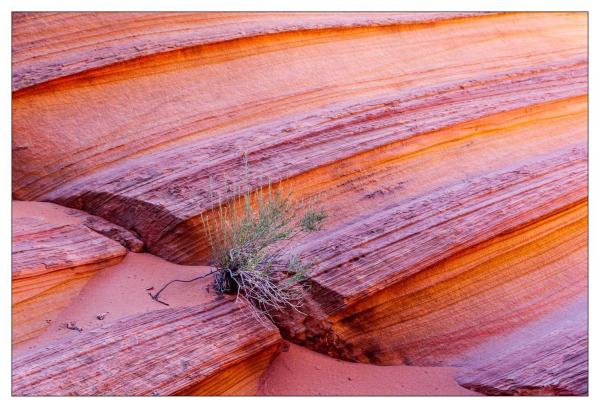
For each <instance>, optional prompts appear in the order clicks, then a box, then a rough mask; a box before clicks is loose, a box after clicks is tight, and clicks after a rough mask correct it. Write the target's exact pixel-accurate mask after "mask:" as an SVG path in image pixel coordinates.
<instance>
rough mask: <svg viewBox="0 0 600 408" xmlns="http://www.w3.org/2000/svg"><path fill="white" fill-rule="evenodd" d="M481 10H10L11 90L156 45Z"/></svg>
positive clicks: (425, 20) (159, 48)
mask: <svg viewBox="0 0 600 408" xmlns="http://www.w3.org/2000/svg"><path fill="white" fill-rule="evenodd" d="M480 14H483V13H468V12H455V13H450V12H445V13H444V12H441V13H439V12H432V13H98V12H96V13H68V14H67V13H13V37H12V56H13V70H12V79H13V85H12V87H13V91H17V90H20V89H23V88H27V87H30V86H35V85H38V84H42V83H44V82H47V81H51V80H54V79H57V78H61V77H65V76H69V75H74V74H77V73H80V72H83V71H87V70H91V69H95V68H99V67H103V66H106V65H112V64H115V63H119V62H123V61H128V60H131V59H135V58H140V57H143V56H147V55H154V54H157V53H164V52H170V51H173V50H181V49H184V48H188V47H194V46H200V45H206V44H212V43H219V42H224V41H231V40H236V39H241V38H250V37H256V36H261V35H269V34H275V33H282V32H290V31H305V30H323V29H344V28H357V27H379V26H388V25H408V24H411V25H413V24H434V23H437V22H442V21H445V20H449V19H456V18H464V17H469V16H476V15H480Z"/></svg>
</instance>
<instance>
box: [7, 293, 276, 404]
mask: <svg viewBox="0 0 600 408" xmlns="http://www.w3.org/2000/svg"><path fill="white" fill-rule="evenodd" d="M247 307H249V306H245V307H239V306H238V304H236V303H234V302H232V301H231V300H230V299H226V300H215V301H213V302H209V303H206V304H203V305H201V306H193V307H180V308H170V309H166V310H158V311H153V312H148V313H145V314H141V315H135V316H132V317H129V318H125V319H122V320H120V321H118V322H117V323H114V324H113V325H111V326H110V327H109V328H107V330H102V331H98V332H94V331H90V332H87V333H84V334H82V335H81V336H77V337H75V338H71V339H69V340H60V341H57V342H54V343H52V344H50V345H47V346H46V347H44V348H43V349H40V350H37V351H35V352H32V353H29V354H25V355H22V356H19V357H17V358H16V359H14V360H13V363H12V368H13V371H12V393H13V395H130V396H133V395H136V396H137V395H177V394H185V395H221V394H228V395H245V394H250V395H252V394H255V393H256V392H257V387H258V384H259V381H258V380H259V378H260V376H261V374H262V373H263V371H264V370H265V369H266V367H267V366H268V364H269V362H270V360H271V359H272V358H273V356H274V355H275V353H276V352H277V351H278V349H279V343H280V340H281V337H280V336H279V333H278V331H277V329H276V328H275V327H274V326H273V325H269V326H266V325H264V324H263V325H261V323H259V322H258V321H257V320H256V319H255V318H254V317H253V316H252V313H251V312H249V311H248V310H244V309H245V308H247ZM232 327H234V328H235V330H230V328H232Z"/></svg>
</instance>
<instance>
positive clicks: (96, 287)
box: [13, 252, 212, 354]
mask: <svg viewBox="0 0 600 408" xmlns="http://www.w3.org/2000/svg"><path fill="white" fill-rule="evenodd" d="M208 271H210V268H209V267H207V266H183V265H176V264H172V263H170V262H167V261H165V260H163V259H161V258H158V257H156V256H154V255H151V254H147V253H141V254H137V253H133V252H130V253H128V254H127V256H126V257H125V258H124V260H123V261H122V262H121V263H119V264H118V265H115V266H112V267H109V268H106V269H103V270H101V271H99V272H98V273H96V274H95V275H94V276H93V277H92V279H90V281H89V282H88V283H87V284H86V286H85V287H84V288H83V289H82V291H81V292H80V294H79V295H78V296H77V297H76V298H75V299H74V300H73V302H71V304H70V305H69V306H68V307H66V308H65V309H64V310H63V311H62V312H61V313H60V314H59V315H58V317H57V318H56V319H55V320H54V321H52V322H51V324H50V325H49V326H48V329H46V331H45V332H44V334H42V335H41V336H40V337H38V338H36V339H34V340H32V341H29V342H25V343H23V344H20V345H18V346H17V347H16V348H15V349H14V350H13V352H14V353H17V354H18V353H22V352H25V351H28V350H32V349H34V348H36V347H39V346H41V345H43V344H45V343H47V342H50V341H52V340H55V339H58V338H67V337H68V336H77V335H79V334H80V333H79V332H78V331H75V330H69V329H67V328H66V324H67V323H68V322H75V323H76V325H77V326H78V327H80V328H82V329H83V330H84V331H86V330H91V329H97V328H102V327H106V326H108V325H110V324H112V323H114V322H115V321H116V320H118V319H119V318H122V317H125V316H129V315H135V314H140V313H145V312H149V311H151V310H156V309H161V308H166V307H167V306H165V305H162V304H160V303H157V302H155V301H153V300H152V299H151V298H150V296H149V295H148V292H152V293H154V292H155V291H156V290H158V289H159V288H160V287H162V285H164V284H165V283H167V282H168V281H170V280H171V279H182V280H187V279H192V278H195V277H196V276H199V275H201V274H204V273H206V272H208ZM211 282H212V280H211V278H210V277H207V278H205V279H201V280H198V281H196V282H192V283H174V284H172V285H171V286H169V288H167V289H166V290H165V291H164V292H162V294H161V295H160V298H161V300H163V301H165V302H167V303H168V304H169V305H170V306H190V305H195V304H201V303H204V302H206V301H207V300H208V298H209V296H212V295H209V294H208V293H207V291H206V287H207V286H208V285H209V284H210V283H211ZM150 288H153V289H152V290H147V289H150ZM102 314H105V316H104V318H103V319H102V320H99V319H98V318H97V316H98V315H102Z"/></svg>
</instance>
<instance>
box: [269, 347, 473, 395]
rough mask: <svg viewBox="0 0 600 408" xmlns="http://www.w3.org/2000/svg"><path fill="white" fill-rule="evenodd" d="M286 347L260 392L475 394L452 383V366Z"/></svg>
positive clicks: (302, 393) (300, 393) (270, 370)
mask: <svg viewBox="0 0 600 408" xmlns="http://www.w3.org/2000/svg"><path fill="white" fill-rule="evenodd" d="M288 347H289V348H288ZM286 349H287V351H284V352H282V353H281V354H280V355H279V356H278V357H277V358H276V359H275V360H274V361H273V363H272V364H271V366H270V368H269V369H268V371H267V372H266V373H265V376H264V377H263V380H262V384H261V390H260V394H261V395H479V394H478V393H476V392H473V391H470V390H468V389H466V388H463V387H461V386H459V385H458V384H456V382H455V381H454V374H455V373H456V369H455V368H452V367H414V366H375V365H369V364H358V363H349V362H346V361H341V360H336V359H334V358H331V357H328V356H325V355H323V354H319V353H316V352H314V351H311V350H308V349H306V348H304V347H300V346H297V345H295V344H290V343H286V346H285V347H284V350H286Z"/></svg>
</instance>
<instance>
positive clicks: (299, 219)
mask: <svg viewBox="0 0 600 408" xmlns="http://www.w3.org/2000/svg"><path fill="white" fill-rule="evenodd" d="M218 202H219V204H218V205H217V206H216V207H215V208H213V209H212V210H211V211H209V212H208V214H206V215H205V216H203V217H202V220H203V223H204V228H205V231H206V235H207V237H208V241H209V244H210V247H211V251H212V261H213V264H214V266H215V268H216V270H215V273H214V289H215V291H216V292H217V293H221V294H222V293H228V294H234V295H235V296H236V299H237V300H242V299H243V300H247V301H248V302H250V303H251V304H252V305H253V306H254V307H255V308H256V309H257V310H258V311H259V312H261V314H262V315H264V316H267V317H268V318H270V319H272V313H273V312H275V311H280V312H282V311H284V310H286V309H287V308H293V309H296V310H298V308H299V306H300V305H301V302H302V292H303V287H304V286H305V279H306V273H307V271H308V270H309V269H310V267H311V265H310V263H305V262H302V261H300V259H299V258H298V257H297V256H293V255H291V254H290V253H289V251H288V246H287V243H289V242H290V241H291V240H292V239H294V238H296V237H298V236H299V235H301V234H309V233H311V232H314V231H318V230H319V229H321V227H322V223H323V221H324V220H325V219H326V217H327V215H326V213H325V211H324V210H322V209H317V208H316V206H315V205H314V203H312V204H306V203H297V202H296V201H294V200H293V199H292V196H291V194H290V193H287V194H285V193H283V192H282V190H281V188H273V187H272V185H271V184H270V183H269V184H268V185H267V187H265V188H262V189H260V190H258V191H256V192H254V193H251V192H250V190H249V189H246V191H244V192H243V193H240V192H238V194H236V195H235V199H234V200H233V201H231V202H230V203H229V204H228V205H226V204H223V203H221V201H220V200H219V201H218Z"/></svg>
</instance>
